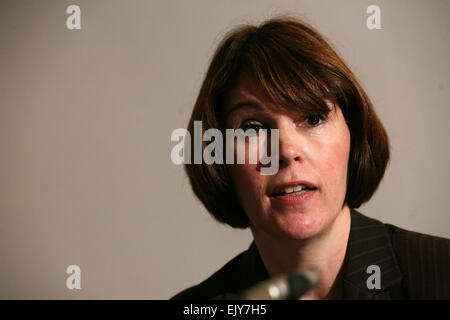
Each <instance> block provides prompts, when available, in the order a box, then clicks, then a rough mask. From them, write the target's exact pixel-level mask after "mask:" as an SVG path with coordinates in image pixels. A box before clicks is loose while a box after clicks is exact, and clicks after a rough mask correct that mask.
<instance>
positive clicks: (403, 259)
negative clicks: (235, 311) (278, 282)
mask: <svg viewBox="0 0 450 320" xmlns="http://www.w3.org/2000/svg"><path fill="white" fill-rule="evenodd" d="M350 212H351V226H350V235H349V239H348V243H347V250H346V254H345V258H344V265H343V298H344V299H450V240H449V239H445V238H440V237H435V236H431V235H425V234H421V233H417V232H412V231H407V230H403V229H401V228H398V227H396V226H393V225H390V224H384V223H382V222H380V221H378V220H376V219H372V218H369V217H366V216H364V215H362V214H361V213H359V212H358V211H356V210H354V209H352V210H351V211H350ZM370 265H377V266H379V268H380V284H381V286H380V289H376V288H374V289H369V288H368V285H367V279H368V278H369V277H370V276H371V274H370V273H369V274H368V273H367V267H368V266H370ZM268 277H269V275H268V273H267V270H266V269H265V267H264V264H263V262H262V260H261V257H260V255H259V253H258V249H257V247H256V245H255V243H254V242H252V244H251V245H250V247H249V248H248V250H246V251H244V252H242V253H241V254H239V255H238V256H236V257H235V258H234V259H232V260H231V261H230V262H228V263H227V264H226V265H225V266H224V267H222V268H221V269H220V270H219V271H217V272H216V273H214V274H213V275H212V276H211V277H209V278H208V279H206V280H205V281H203V282H202V283H200V284H198V285H196V286H193V287H190V288H187V289H185V290H183V291H182V292H180V293H178V294H177V295H175V296H174V297H172V299H176V300H177V299H212V298H214V297H217V296H221V295H222V296H226V295H228V294H237V293H239V292H241V291H242V290H244V289H247V288H248V287H250V286H252V285H254V284H255V283H257V282H259V281H262V280H265V279H267V278H268Z"/></svg>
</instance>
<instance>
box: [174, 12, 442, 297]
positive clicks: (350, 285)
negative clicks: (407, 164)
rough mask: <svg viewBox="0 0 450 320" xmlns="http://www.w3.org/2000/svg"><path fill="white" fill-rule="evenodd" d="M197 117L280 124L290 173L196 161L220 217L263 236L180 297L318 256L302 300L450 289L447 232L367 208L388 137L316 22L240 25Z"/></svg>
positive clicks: (194, 174) (219, 292)
mask: <svg viewBox="0 0 450 320" xmlns="http://www.w3.org/2000/svg"><path fill="white" fill-rule="evenodd" d="M194 121H202V124H203V129H204V130H206V129H208V128H220V130H222V131H225V129H230V128H231V129H239V128H240V129H243V130H244V131H245V132H250V131H249V130H250V129H253V130H255V131H254V132H256V133H257V134H258V133H259V132H261V129H278V134H279V150H278V154H279V170H278V172H277V173H276V174H273V175H262V174H261V172H260V171H261V164H260V163H256V164H252V163H249V162H248V161H246V162H245V163H244V164H217V163H216V164H210V165H207V164H206V163H204V162H203V163H202V164H185V168H186V172H187V174H188V177H189V179H190V182H191V186H192V188H193V191H194V193H195V195H196V196H197V197H198V198H199V199H200V200H201V201H202V203H203V204H204V205H205V207H206V208H207V210H208V211H209V212H210V213H211V214H212V216H213V217H214V218H216V219H217V220H218V221H221V222H223V223H226V224H229V225H230V226H232V227H235V228H247V227H250V229H251V232H252V235H253V237H254V242H253V243H252V244H251V245H250V248H249V249H248V250H247V251H245V252H243V253H241V254H240V255H238V256H237V257H235V258H234V259H233V260H231V261H230V262H229V263H228V264H226V265H225V266H224V267H223V268H222V269H220V270H219V271H217V272H216V273H215V274H214V275H212V276H211V277H209V278H208V279H207V280H205V281H204V282H202V283H200V284H198V285H196V286H194V287H191V288H188V289H186V290H184V291H183V292H181V293H179V294H177V295H176V296H175V297H173V298H174V299H211V298H217V297H221V296H222V297H223V296H226V295H227V294H238V293H239V292H241V291H242V290H245V289H247V288H249V287H251V286H253V285H254V284H256V283H258V282H259V281H261V280H264V279H267V278H269V277H274V276H277V275H282V274H287V273H289V272H292V271H295V270H300V269H302V268H304V267H306V266H311V265H313V266H315V267H316V268H317V269H318V270H319V271H320V274H321V282H320V284H319V285H318V286H317V287H316V288H315V289H313V290H311V291H309V292H308V293H307V294H305V295H304V296H302V297H301V298H302V299H390V298H394V299H403V298H448V297H449V292H450V288H449V283H450V281H449V241H448V240H447V239H443V238H438V237H432V236H428V235H422V234H418V233H414V232H410V231H406V230H402V229H400V228H398V227H395V226H392V225H387V224H383V223H381V222H379V221H377V220H374V219H371V218H368V217H365V216H364V215H362V214H361V213H359V212H357V211H356V210H355V208H358V207H360V206H361V204H363V203H364V202H366V201H368V200H369V199H370V198H371V197H372V195H373V194H374V192H375V190H376V189H377V187H378V185H379V183H380V181H381V179H382V177H383V175H384V172H385V168H386V165H387V163H388V160H389V142H388V136H387V134H386V131H385V129H384V127H383V125H382V123H381V122H380V120H379V118H378V117H377V115H376V114H375V111H374V109H373V106H372V104H371V102H370V100H369V98H368V97H367V95H366V94H365V92H364V90H363V89H362V87H361V86H360V85H359V83H358V81H357V80H356V78H355V76H354V75H353V73H352V72H351V71H350V70H349V68H348V67H347V66H346V65H345V63H344V62H343V61H342V59H341V58H340V57H339V56H338V55H337V54H336V52H335V51H334V50H333V49H332V48H331V46H330V45H329V44H328V43H327V41H326V40H325V39H324V38H323V37H322V36H321V35H319V34H318V33H317V31H315V30H314V29H313V28H311V27H310V26H308V25H306V24H304V23H302V22H300V21H297V20H295V19H292V18H276V19H271V20H269V21H267V22H265V23H263V24H262V25H260V26H258V27H255V26H243V27H239V28H237V29H235V30H233V31H232V32H231V33H229V34H228V35H227V36H226V37H225V39H224V40H223V41H222V43H221V44H220V45H219V48H218V49H217V51H216V53H215V55H214V57H213V59H212V61H211V64H210V67H209V70H208V72H207V75H206V78H205V80H204V82H203V85H202V87H201V89H200V93H199V96H198V98H197V101H196V104H195V107H194V110H193V113H192V116H191V118H190V121H189V125H188V130H189V131H190V132H191V134H192V132H193V129H194ZM246 146H247V149H248V145H246ZM205 147H206V143H204V145H203V149H204V148H205ZM276 151H277V150H275V151H273V152H276ZM247 160H248V159H247ZM371 266H372V267H371ZM373 266H375V268H378V270H379V272H380V274H379V278H380V283H379V284H378V285H375V287H374V286H370V285H368V281H367V280H368V278H369V277H370V275H371V274H370V273H369V274H368V273H367V270H368V268H369V267H370V268H373ZM370 268H369V269H370Z"/></svg>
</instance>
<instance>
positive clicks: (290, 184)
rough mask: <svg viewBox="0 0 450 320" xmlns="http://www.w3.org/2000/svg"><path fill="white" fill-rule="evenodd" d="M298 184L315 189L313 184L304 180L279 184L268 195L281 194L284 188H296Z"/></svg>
mask: <svg viewBox="0 0 450 320" xmlns="http://www.w3.org/2000/svg"><path fill="white" fill-rule="evenodd" d="M300 184H301V185H303V186H306V187H307V188H317V187H316V186H315V184H313V183H312V182H309V181H305V180H299V181H291V182H284V183H280V184H278V185H276V186H275V188H273V190H272V191H271V192H270V195H273V194H275V193H280V192H283V191H284V188H288V187H294V186H298V185H300Z"/></svg>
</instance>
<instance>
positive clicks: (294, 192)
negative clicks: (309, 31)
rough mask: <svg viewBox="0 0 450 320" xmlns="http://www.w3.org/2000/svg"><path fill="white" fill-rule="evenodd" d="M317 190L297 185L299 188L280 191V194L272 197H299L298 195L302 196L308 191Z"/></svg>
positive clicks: (294, 187)
mask: <svg viewBox="0 0 450 320" xmlns="http://www.w3.org/2000/svg"><path fill="white" fill-rule="evenodd" d="M316 189H317V188H315V187H307V186H304V185H297V186H292V187H286V188H283V190H280V191H278V192H275V193H272V194H271V195H270V196H271V197H280V196H298V195H301V194H303V193H306V192H308V191H311V190H316Z"/></svg>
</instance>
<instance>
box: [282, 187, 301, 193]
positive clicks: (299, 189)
mask: <svg viewBox="0 0 450 320" xmlns="http://www.w3.org/2000/svg"><path fill="white" fill-rule="evenodd" d="M303 189H306V187H305V186H302V185H298V186H294V187H287V188H284V193H292V192H299V191H302V190H303Z"/></svg>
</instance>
